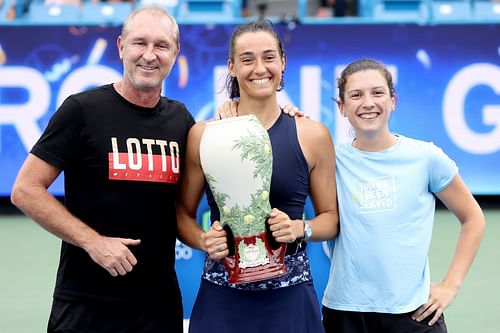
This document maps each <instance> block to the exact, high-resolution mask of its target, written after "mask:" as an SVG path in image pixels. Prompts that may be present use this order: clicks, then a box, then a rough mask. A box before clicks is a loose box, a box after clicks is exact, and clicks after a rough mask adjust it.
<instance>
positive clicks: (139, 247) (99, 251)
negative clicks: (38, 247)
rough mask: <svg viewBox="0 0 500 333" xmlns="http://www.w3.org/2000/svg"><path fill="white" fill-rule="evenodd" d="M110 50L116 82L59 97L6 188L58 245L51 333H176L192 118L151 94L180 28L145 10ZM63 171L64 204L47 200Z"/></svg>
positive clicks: (159, 12)
mask: <svg viewBox="0 0 500 333" xmlns="http://www.w3.org/2000/svg"><path fill="white" fill-rule="evenodd" d="M117 44H118V51H119V55H120V58H121V59H122V61H123V66H124V75H123V78H122V80H121V81H119V82H116V83H114V84H109V85H105V86H101V87H98V88H95V89H92V90H89V91H86V92H82V93H79V94H75V95H72V96H70V97H68V98H67V99H66V100H65V101H64V103H63V104H62V105H61V106H60V107H59V108H58V110H57V111H56V113H55V114H54V115H53V117H52V119H51V120H50V123H49V125H48V126H47V128H46V130H45V131H44V133H43V134H42V136H41V138H40V139H39V140H38V142H37V143H36V144H35V146H34V147H33V149H32V150H31V152H30V154H29V156H28V158H27V159H26V161H25V163H24V165H23V166H22V168H21V170H20V172H19V175H18V177H17V180H16V182H15V184H14V188H13V190H12V202H13V203H14V204H15V205H16V206H17V207H19V208H20V209H21V210H22V211H23V212H24V213H25V214H27V215H28V216H30V217H31V218H32V219H33V220H35V221H36V222H37V223H39V224H40V225H41V226H42V227H43V228H45V229H47V230H48V231H50V232H51V233H53V234H55V235H56V236H58V237H60V238H61V239H62V247H61V258H60V264H59V268H58V272H57V281H56V287H55V291H54V303H53V306H52V311H51V315H50V319H49V325H48V332H70V331H71V332H92V333H99V332H113V333H117V332H134V333H135V332H174V333H181V332H182V321H183V320H182V319H183V313H182V303H181V295H180V290H179V285H178V282H177V276H176V273H175V270H174V264H175V241H176V217H175V196H176V193H177V183H178V179H179V177H180V175H181V174H182V170H183V163H184V156H185V147H186V137H187V133H188V131H189V129H190V128H191V126H192V125H193V124H194V120H193V118H192V116H191V115H190V114H189V112H188V111H187V109H186V107H185V106H184V105H183V104H182V103H179V102H177V101H173V100H170V99H168V98H166V97H161V95H160V94H161V88H162V84H163V80H164V79H165V78H166V77H167V76H168V75H169V73H170V70H171V69H172V66H173V65H174V62H175V60H176V57H177V54H178V52H179V28H178V26H177V23H176V22H175V20H174V18H173V17H172V16H171V15H170V14H168V13H167V12H166V11H164V10H163V9H160V8H142V9H139V10H136V11H134V12H133V13H132V14H131V15H130V16H129V17H128V18H127V20H126V21H125V23H124V25H123V30H122V33H121V36H119V37H118V40H117ZM62 171H64V175H65V179H64V181H65V204H64V206H63V205H61V204H60V203H59V202H58V201H57V200H56V199H55V198H54V197H53V196H52V195H51V194H49V192H48V191H47V188H48V187H49V186H50V185H51V184H52V183H53V181H54V180H55V179H56V178H57V176H58V175H59V174H60V173H61V172H62Z"/></svg>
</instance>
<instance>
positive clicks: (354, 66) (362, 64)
mask: <svg viewBox="0 0 500 333" xmlns="http://www.w3.org/2000/svg"><path fill="white" fill-rule="evenodd" d="M369 69H373V70H376V71H378V72H379V73H380V74H382V76H383V77H384V78H385V80H386V81H387V86H388V87H389V93H390V95H391V97H394V96H395V95H396V90H395V89H394V83H393V82H392V75H391V73H390V72H389V70H388V69H387V68H386V67H385V66H384V65H383V64H382V63H381V62H378V61H376V60H373V59H360V60H356V61H354V62H351V63H350V64H349V65H347V67H346V68H344V70H343V71H342V73H341V74H340V77H339V78H338V79H337V86H338V88H339V99H340V101H341V102H342V103H344V94H345V85H346V83H347V78H348V77H349V76H351V75H352V74H354V73H357V72H361V71H366V70H369Z"/></svg>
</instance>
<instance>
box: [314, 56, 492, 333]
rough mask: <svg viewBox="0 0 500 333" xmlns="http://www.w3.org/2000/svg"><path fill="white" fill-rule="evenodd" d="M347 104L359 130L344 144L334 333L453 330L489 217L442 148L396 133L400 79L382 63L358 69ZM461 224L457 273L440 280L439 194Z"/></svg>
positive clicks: (331, 310)
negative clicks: (436, 259) (434, 247)
mask: <svg viewBox="0 0 500 333" xmlns="http://www.w3.org/2000/svg"><path fill="white" fill-rule="evenodd" d="M338 86H339V100H338V106H339V110H340V113H341V114H342V116H344V117H346V118H347V119H348V121H349V122H350V124H351V125H352V127H353V128H354V131H355V138H354V140H353V141H352V142H351V143H349V144H345V145H340V146H339V147H336V160H337V163H336V165H337V168H336V182H337V194H338V204H339V213H340V233H339V235H338V237H337V239H336V242H335V247H334V248H333V253H332V266H331V269H330V276H329V281H328V285H327V287H326V290H325V294H324V297H323V306H324V307H323V323H324V326H325V329H326V331H327V332H346V333H358V332H363V333H365V332H366V333H368V332H384V333H390V332H395V333H396V332H410V331H411V332H446V325H445V323H444V318H443V315H442V314H443V311H444V310H445V309H446V308H447V307H448V306H449V305H450V304H451V303H452V301H453V299H454V298H455V296H456V294H457V293H458V290H459V288H460V286H461V284H462V282H463V280H464V278H465V276H466V274H467V271H468V270H469V267H470V266H471V264H472V261H473V259H474V256H475V254H476V252H477V250H478V248H479V244H480V241H481V238H482V236H483V232H484V224H485V222H484V216H483V213H482V211H481V209H480V207H479V205H478V204H477V202H476V200H475V199H474V198H473V196H472V195H471V193H470V191H469V190H468V189H467V187H466V185H465V184H464V182H463V181H462V178H461V177H460V175H459V173H458V168H457V166H456V164H455V162H454V161H452V160H451V159H450V158H449V157H448V156H447V155H446V154H445V153H444V152H443V151H442V150H441V149H440V148H438V147H436V146H435V145H434V144H432V143H429V142H424V141H419V140H415V139H411V138H408V137H405V136H403V135H398V134H394V133H391V132H390V130H389V126H388V123H389V117H390V115H391V113H392V112H393V111H394V109H395V106H396V100H395V91H394V86H393V81H392V76H391V74H390V73H389V71H388V70H387V69H386V68H385V66H384V65H382V64H381V63H379V62H376V61H374V60H371V59H362V60H358V61H355V62H353V63H351V64H349V65H348V66H347V67H346V68H345V69H344V71H343V72H342V74H341V76H340V79H339V80H338ZM436 196H437V197H438V198H439V199H440V200H441V201H442V202H443V203H444V205H445V206H446V207H447V208H448V209H450V210H451V211H452V212H453V213H454V214H455V216H456V217H457V219H458V220H459V222H460V223H461V233H460V236H459V239H458V243H457V248H456V251H455V255H454V257H453V260H452V262H451V265H450V267H449V270H448V273H447V274H446V276H445V277H444V279H443V280H442V281H441V282H439V283H431V281H430V273H429V261H428V257H427V255H428V250H429V245H430V241H431V235H432V225H433V221H434V208H435V197H436Z"/></svg>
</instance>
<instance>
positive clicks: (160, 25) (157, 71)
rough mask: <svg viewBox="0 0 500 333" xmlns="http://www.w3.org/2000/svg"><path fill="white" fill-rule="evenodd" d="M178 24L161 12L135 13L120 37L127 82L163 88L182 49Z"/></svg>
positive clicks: (145, 87)
mask: <svg viewBox="0 0 500 333" xmlns="http://www.w3.org/2000/svg"><path fill="white" fill-rule="evenodd" d="M176 29H177V26H176V24H175V23H174V22H173V21H172V20H171V19H170V18H169V17H168V16H167V15H166V14H165V13H164V12H161V11H154V10H143V11H140V12H138V13H137V14H135V16H132V17H131V18H130V19H129V21H128V22H126V25H125V27H124V31H123V33H122V36H120V37H119V38H118V50H119V53H120V58H121V59H122V60H123V67H124V72H125V75H124V81H123V82H124V84H125V85H126V86H128V87H130V88H133V89H137V90H141V91H151V90H154V91H156V90H160V91H161V87H162V83H163V80H164V79H165V77H166V76H167V75H168V74H169V73H170V70H171V69H172V67H173V65H174V63H175V59H176V57H177V54H178V52H179V44H178V38H177V36H178V34H176V31H177V30H176Z"/></svg>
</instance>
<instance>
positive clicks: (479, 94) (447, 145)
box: [0, 24, 500, 317]
mask: <svg viewBox="0 0 500 333" xmlns="http://www.w3.org/2000/svg"><path fill="white" fill-rule="evenodd" d="M180 28H181V51H180V54H179V58H178V60H177V63H176V65H175V67H174V69H173V71H172V74H171V76H170V78H169V79H168V80H167V81H166V83H165V85H164V94H165V95H167V96H169V97H170V98H173V99H177V100H180V101H182V102H184V103H185V104H186V105H187V107H188V108H189V110H190V111H191V113H192V114H193V115H194V116H195V117H196V118H197V119H198V120H201V119H207V118H210V117H212V116H213V114H214V110H215V108H216V105H218V104H220V103H221V102H222V101H224V100H225V99H226V95H225V92H224V91H223V84H224V80H225V74H226V63H227V54H228V41H229V38H230V35H231V32H232V29H233V26H231V25H207V26H205V25H183V26H181V27H180ZM278 30H279V32H280V35H281V36H282V40H283V43H284V47H285V51H286V53H287V67H286V71H285V76H284V78H285V89H284V91H282V92H281V93H280V94H279V99H280V103H281V104H285V103H292V104H294V105H297V106H298V107H300V108H301V109H302V110H303V111H304V112H305V113H306V114H307V115H309V116H310V117H311V118H313V119H316V120H319V121H321V122H323V123H324V124H325V125H326V126H327V127H328V128H329V129H330V131H331V133H332V136H333V138H334V140H335V142H336V143H339V142H344V141H346V140H350V135H351V130H350V127H349V126H348V124H346V123H345V122H344V119H343V118H341V117H340V116H339V114H338V110H337V109H336V105H335V103H334V102H333V101H332V97H335V94H336V83H335V78H336V77H337V76H338V74H339V73H340V71H341V70H342V68H343V67H344V66H345V65H346V64H347V63H349V62H351V61H353V60H355V59H358V58H361V57H370V58H375V59H377V60H380V61H382V62H384V63H385V64H387V65H388V66H389V68H390V70H391V71H392V73H393V75H394V79H395V86H396V92H397V108H396V112H394V113H393V115H392V119H391V124H390V126H391V129H392V130H393V131H394V132H397V133H401V134H404V135H406V136H410V137H414V138H418V139H422V140H426V141H433V142H434V143H435V144H436V145H438V146H440V147H441V148H443V150H444V151H445V152H446V153H447V154H448V155H450V157H451V158H453V159H454V160H455V161H456V162H457V164H458V166H459V169H460V173H461V175H462V176H463V178H464V180H465V182H466V183H467V185H468V186H469V187H470V189H471V190H472V192H473V193H474V194H485V195H488V194H492V195H499V194H500V172H499V171H498V170H499V166H500V25H495V24H492V25H487V24H485V25H438V26H418V25H384V24H379V25H298V26H296V27H291V26H286V25H279V26H278ZM119 33H120V30H119V28H117V27H113V28H105V27H96V26H92V27H90V26H88V27H87V26H80V27H69V26H68V27H63V26H58V27H50V26H40V27H33V26H32V27H27V26H19V27H9V26H2V27H1V28H0V171H1V172H0V196H8V195H9V193H10V190H11V187H12V184H13V182H14V179H15V177H16V174H17V172H18V170H19V168H20V166H21V164H22V162H23V161H24V159H25V157H26V155H27V153H28V151H29V149H30V148H31V146H32V145H33V144H34V143H35V142H36V140H37V138H38V137H39V136H40V134H41V133H42V131H43V129H44V128H45V127H46V125H47V123H48V120H49V118H50V116H51V115H52V113H53V112H54V110H55V109H56V108H57V106H58V105H60V104H61V102H62V101H63V100H64V98H65V97H67V96H68V95H69V94H71V93H75V92H79V91H82V90H84V89H87V88H90V87H93V86H97V85H101V84H105V83H111V82H114V81H117V80H119V79H120V77H121V72H122V65H121V61H120V60H119V57H118V52H117V47H116V38H117V35H118V34H119ZM21 41H22V42H21ZM50 190H51V191H52V192H53V193H55V194H59V195H61V194H63V187H62V182H61V181H60V180H58V181H57V182H56V183H55V184H54V185H53V186H52V187H51V189H50ZM205 212H206V208H204V207H202V208H200V216H205V219H206V214H204V213H205ZM309 214H312V210H311V209H309ZM310 253H311V258H312V262H313V269H314V271H313V272H314V277H315V283H316V288H317V292H318V296H319V297H321V295H322V292H323V289H324V286H325V283H326V279H327V272H328V265H329V262H328V259H327V257H326V256H325V255H324V251H323V246H322V244H315V245H314V246H312V247H311V248H310ZM176 254H177V258H178V261H177V266H178V272H179V279H180V281H181V284H182V287H183V296H184V304H185V309H186V316H188V317H189V314H190V311H191V307H192V304H193V301H194V297H195V293H196V291H197V288H195V286H197V285H198V283H199V277H200V274H201V269H202V260H203V254H202V253H200V252H198V251H195V250H191V249H190V248H187V247H185V246H184V245H182V244H180V243H179V244H178V246H177V253H176Z"/></svg>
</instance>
